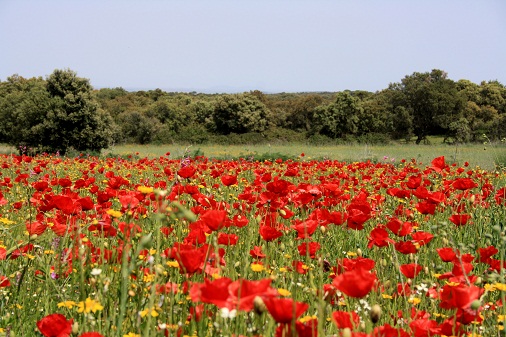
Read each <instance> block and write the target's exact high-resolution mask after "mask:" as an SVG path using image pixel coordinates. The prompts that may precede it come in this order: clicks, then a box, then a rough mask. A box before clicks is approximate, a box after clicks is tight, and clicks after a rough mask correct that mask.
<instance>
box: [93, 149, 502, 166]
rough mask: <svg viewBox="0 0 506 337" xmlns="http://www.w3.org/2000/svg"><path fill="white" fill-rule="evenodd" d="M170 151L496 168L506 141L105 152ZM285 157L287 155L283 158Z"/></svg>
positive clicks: (150, 152)
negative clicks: (438, 161) (441, 158)
mask: <svg viewBox="0 0 506 337" xmlns="http://www.w3.org/2000/svg"><path fill="white" fill-rule="evenodd" d="M167 152H170V156H171V157H173V158H174V157H176V158H179V157H182V156H184V155H205V156H206V157H209V158H218V159H236V158H240V157H243V158H251V159H254V160H255V159H256V160H262V159H263V158H265V157H275V156H276V155H279V156H280V157H281V158H283V157H287V158H296V157H299V156H300V155H301V154H302V153H303V154H304V156H305V158H306V159H332V160H339V161H345V162H357V161H367V160H370V161H373V162H390V163H396V162H397V163H398V162H399V161H400V160H402V159H405V160H407V161H409V160H411V159H415V160H416V161H417V162H420V163H422V164H427V163H430V161H431V160H432V159H433V158H434V157H436V156H441V155H443V156H445V158H446V159H447V161H449V162H450V163H456V164H457V165H462V164H464V163H465V162H468V163H469V166H470V167H473V168H475V167H480V168H482V169H487V170H492V169H496V163H500V162H501V158H504V157H506V146H505V145H504V144H501V143H499V144H495V145H494V144H487V145H482V144H466V145H447V144H434V143H433V144H431V145H414V144H394V145H358V144H353V145H333V146H313V145H306V144H286V145H279V144H278V145H263V144H262V145H229V146H223V145H193V146H192V145H190V146H188V145H179V144H168V145H133V144H130V145H116V146H114V147H112V148H110V149H108V150H104V151H103V153H105V154H112V155H121V156H127V155H137V156H140V157H150V158H155V157H160V156H164V155H165V154H166V153H167ZM283 159H286V158H283Z"/></svg>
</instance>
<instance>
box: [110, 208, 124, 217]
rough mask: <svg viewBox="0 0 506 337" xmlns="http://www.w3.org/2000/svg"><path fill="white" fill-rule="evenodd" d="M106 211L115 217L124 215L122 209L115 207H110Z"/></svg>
mask: <svg viewBox="0 0 506 337" xmlns="http://www.w3.org/2000/svg"><path fill="white" fill-rule="evenodd" d="M106 213H107V214H109V215H110V216H112V217H113V218H119V217H121V216H122V215H123V213H121V212H120V211H115V210H113V209H108V210H107V211H106Z"/></svg>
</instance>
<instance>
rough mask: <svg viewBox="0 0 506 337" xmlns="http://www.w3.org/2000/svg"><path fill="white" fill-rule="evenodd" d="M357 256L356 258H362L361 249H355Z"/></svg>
mask: <svg viewBox="0 0 506 337" xmlns="http://www.w3.org/2000/svg"><path fill="white" fill-rule="evenodd" d="M357 255H358V257H362V249H360V248H357Z"/></svg>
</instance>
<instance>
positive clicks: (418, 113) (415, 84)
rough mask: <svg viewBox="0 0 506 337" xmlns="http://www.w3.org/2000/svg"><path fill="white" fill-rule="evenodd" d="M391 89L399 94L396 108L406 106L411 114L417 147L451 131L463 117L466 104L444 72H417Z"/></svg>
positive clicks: (395, 104) (435, 70)
mask: <svg viewBox="0 0 506 337" xmlns="http://www.w3.org/2000/svg"><path fill="white" fill-rule="evenodd" d="M389 89H391V90H394V91H397V92H398V95H397V96H396V97H395V99H396V102H395V103H394V104H393V106H394V108H396V107H397V106H403V107H404V108H405V109H407V111H409V112H410V115H411V116H412V125H413V132H414V134H415V135H416V136H417V140H416V143H417V144H418V143H420V142H421V141H422V140H424V139H425V138H426V137H427V136H428V135H430V134H436V133H438V132H441V130H448V129H449V125H450V123H451V122H453V121H455V119H458V118H460V116H461V114H462V109H463V107H464V100H463V99H462V96H461V95H459V94H458V89H457V85H456V84H455V82H454V81H452V80H450V79H448V78H447V74H446V73H445V72H444V71H442V70H438V69H434V70H432V71H431V72H430V73H428V72H426V73H418V72H415V73H413V74H412V75H410V76H406V77H404V78H403V79H402V81H401V83H398V84H393V85H390V88H389Z"/></svg>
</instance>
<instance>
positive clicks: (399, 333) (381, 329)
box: [371, 324, 410, 337]
mask: <svg viewBox="0 0 506 337" xmlns="http://www.w3.org/2000/svg"><path fill="white" fill-rule="evenodd" d="M371 336H372V337H410V334H409V333H407V332H406V331H404V330H403V329H402V328H398V329H396V328H394V327H393V326H391V325H390V324H385V325H382V326H378V327H376V328H374V330H373V331H372V334H371Z"/></svg>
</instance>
